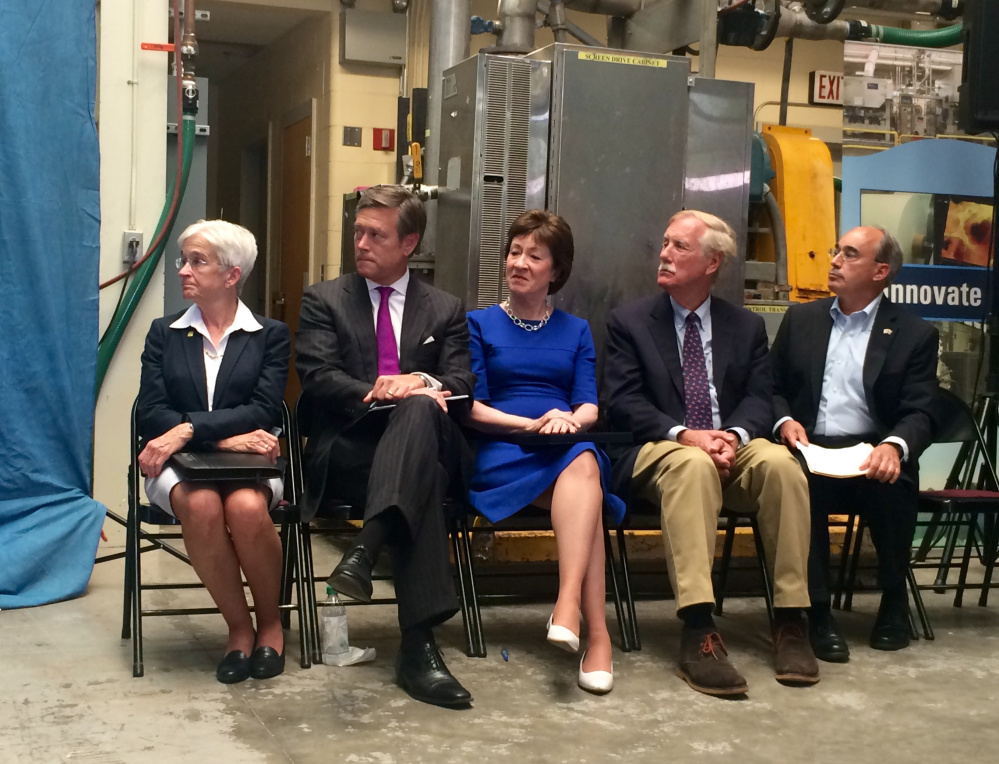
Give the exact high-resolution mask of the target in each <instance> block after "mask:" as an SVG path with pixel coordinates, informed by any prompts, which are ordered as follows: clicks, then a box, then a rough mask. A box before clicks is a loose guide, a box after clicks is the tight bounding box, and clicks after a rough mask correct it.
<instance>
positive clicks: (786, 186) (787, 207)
mask: <svg viewBox="0 0 999 764" xmlns="http://www.w3.org/2000/svg"><path fill="white" fill-rule="evenodd" d="M762 133H763V140H764V141H765V142H766V145H767V149H768V151H769V153H770V165H771V167H773V169H774V170H775V171H776V173H777V176H776V177H775V178H774V180H773V183H772V188H771V190H772V192H773V195H774V197H776V199H777V204H778V206H779V207H780V211H781V215H782V217H783V218H784V230H785V237H786V241H787V283H788V284H789V285H790V287H791V291H790V299H791V300H792V301H794V302H809V301H810V300H816V299H819V298H820V297H826V296H828V295H829V290H828V288H827V286H828V285H827V275H828V273H829V257H828V252H829V250H830V249H832V248H833V247H835V246H836V200H835V192H834V190H833V165H832V157H831V156H830V154H829V147H828V146H826V144H825V143H823V142H822V141H820V140H819V139H818V138H813V137H812V131H811V130H808V129H806V128H799V127H781V126H779V125H764V126H763V131H762ZM774 256H775V253H774V240H773V236H772V234H765V235H761V236H760V237H759V239H758V241H757V247H756V257H757V259H758V260H763V261H768V262H773V260H774Z"/></svg>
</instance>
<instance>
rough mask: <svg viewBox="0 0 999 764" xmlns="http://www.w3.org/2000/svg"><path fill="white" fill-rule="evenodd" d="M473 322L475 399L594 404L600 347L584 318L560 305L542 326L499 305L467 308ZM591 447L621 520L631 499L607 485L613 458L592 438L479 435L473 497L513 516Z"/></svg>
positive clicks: (535, 409) (506, 403)
mask: <svg viewBox="0 0 999 764" xmlns="http://www.w3.org/2000/svg"><path fill="white" fill-rule="evenodd" d="M525 323H532V322H525ZM533 323H534V324H537V323H538V322H533ZM468 329H469V333H470V335H471V340H470V343H469V347H470V349H471V351H472V371H473V372H475V376H476V378H477V379H476V383H475V399H476V400H477V401H481V402H482V403H485V404H487V405H489V406H492V407H493V408H495V409H498V410H500V411H503V412H505V413H507V414H515V415H517V416H523V417H530V418H531V419H537V418H538V417H539V416H541V415H542V414H545V413H546V412H548V411H550V410H552V409H555V408H557V409H561V410H563V411H568V410H570V409H571V407H572V406H576V405H578V404H581V403H592V404H594V405H596V403H597V381H596V372H595V365H596V349H595V348H594V346H593V335H592V334H591V333H590V327H589V325H588V324H587V323H586V321H584V320H583V319H581V318H577V317H576V316H572V315H569V314H568V313H563V312H562V311H560V310H556V311H553V312H552V315H551V318H550V319H549V321H548V323H547V324H545V326H544V327H542V328H541V330H540V331H536V332H528V331H525V330H524V329H521V328H520V327H519V326H516V325H515V324H514V323H513V321H511V320H510V317H509V316H508V315H507V314H506V313H505V312H504V311H503V309H502V308H501V307H500V306H498V305H494V306H493V307H491V308H486V309H485V310H475V311H472V312H471V313H469V314H468ZM585 451H591V452H593V455H594V456H595V457H596V459H597V463H598V464H599V465H600V483H601V485H602V487H603V491H604V509H605V511H607V512H609V513H610V515H611V516H612V517H613V518H614V519H615V521H617V522H620V520H621V519H622V518H623V517H624V510H625V507H624V502H623V501H621V499H619V498H618V497H617V496H614V495H613V494H611V493H610V490H609V485H610V460H609V459H608V458H607V456H606V454H604V453H603V452H602V451H601V450H600V449H598V448H597V447H596V446H595V445H594V444H593V443H576V444H574V445H572V446H541V447H538V448H524V447H521V446H518V445H515V444H513V443H506V442H503V441H502V440H497V439H495V438H491V437H490V436H488V435H482V436H480V439H479V449H478V454H477V455H476V460H475V476H474V477H473V478H472V486H471V493H470V498H471V501H472V505H473V506H474V507H475V508H476V509H477V510H478V511H479V512H481V513H482V514H483V515H484V516H485V517H486V518H488V519H489V520H491V521H493V522H496V521H497V520H502V519H503V518H505V517H509V516H510V515H512V514H514V513H515V512H517V511H518V510H520V509H522V508H523V507H526V506H527V505H528V504H530V503H531V502H532V501H533V500H534V499H536V498H537V497H538V496H540V495H541V494H542V493H543V492H544V491H545V489H546V488H548V486H550V485H551V484H552V483H553V482H554V481H555V478H557V477H558V476H559V475H560V474H561V473H562V470H564V469H565V468H566V467H568V466H569V464H570V463H571V462H572V460H573V459H575V458H576V457H577V456H579V455H580V454H582V453H584V452H585Z"/></svg>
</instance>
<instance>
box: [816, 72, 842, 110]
mask: <svg viewBox="0 0 999 764" xmlns="http://www.w3.org/2000/svg"><path fill="white" fill-rule="evenodd" d="M808 81H809V89H808V102H809V103H810V104H813V105H815V106H842V105H843V75H842V74H840V73H839V72H819V71H815V72H812V73H811V74H809V75H808Z"/></svg>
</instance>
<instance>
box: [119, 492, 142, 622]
mask: <svg viewBox="0 0 999 764" xmlns="http://www.w3.org/2000/svg"><path fill="white" fill-rule="evenodd" d="M133 522H135V513H134V512H132V511H131V510H129V512H128V520H127V521H126V523H125V580H124V585H123V587H122V588H123V589H124V592H125V596H124V602H122V607H121V638H122V639H129V638H131V636H132V566H133V565H135V564H136V560H137V559H138V557H139V553H138V552H137V551H136V550H135V549H133V548H132V523H133Z"/></svg>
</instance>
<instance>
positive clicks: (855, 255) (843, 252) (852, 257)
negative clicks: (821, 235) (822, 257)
mask: <svg viewBox="0 0 999 764" xmlns="http://www.w3.org/2000/svg"><path fill="white" fill-rule="evenodd" d="M837 257H842V258H843V259H844V260H845V261H846V262H848V263H855V262H857V261H858V260H859V259H860V252H858V251H857V250H855V249H853V248H849V249H840V248H839V247H833V248H832V249H830V250H829V259H830V260H835V259H836V258H837Z"/></svg>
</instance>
